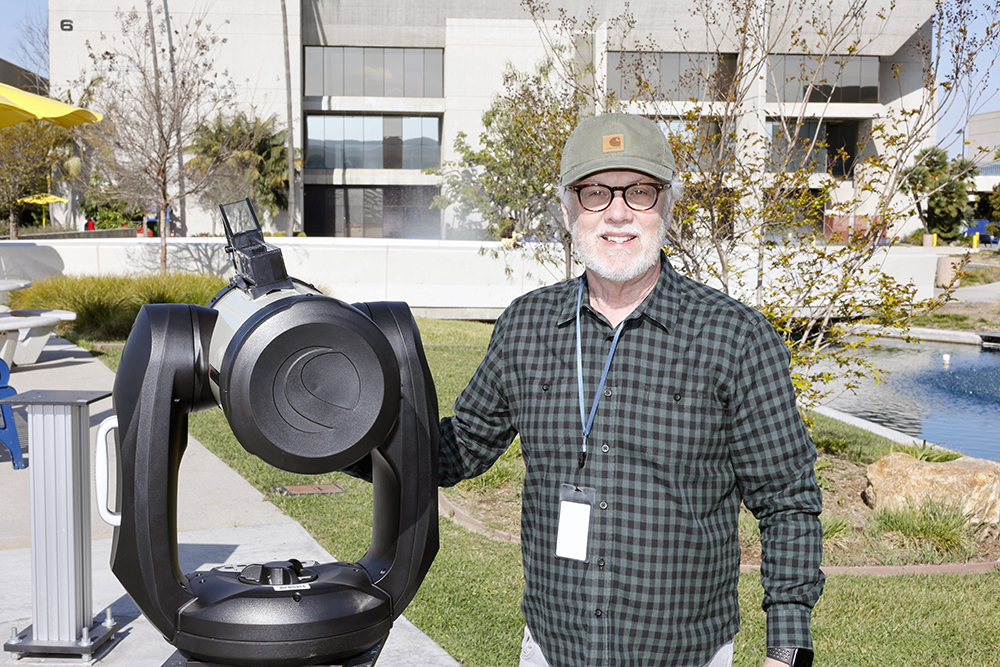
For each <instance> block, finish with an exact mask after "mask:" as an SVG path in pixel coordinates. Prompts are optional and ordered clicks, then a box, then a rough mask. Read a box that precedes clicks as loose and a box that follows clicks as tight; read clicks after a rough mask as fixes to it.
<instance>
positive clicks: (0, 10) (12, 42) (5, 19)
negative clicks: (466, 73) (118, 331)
mask: <svg viewBox="0 0 1000 667" xmlns="http://www.w3.org/2000/svg"><path fill="white" fill-rule="evenodd" d="M80 1H81V2H101V1H105V0H80ZM597 1H598V2H599V0H597ZM557 2H558V0H557ZM48 5H49V3H48V0H0V58H3V59H4V60H7V61H10V62H13V63H14V64H17V65H22V66H23V64H24V63H22V62H20V59H19V57H18V55H17V43H18V40H19V37H20V34H19V31H18V25H19V24H20V23H21V20H22V19H23V18H24V17H25V16H27V15H30V14H32V13H35V12H38V11H41V12H42V13H43V15H44V14H45V13H47V12H48ZM977 20H978V21H980V23H981V24H976V23H975V22H974V23H973V25H972V30H971V31H972V32H977V31H982V30H983V29H984V28H985V24H984V23H983V22H982V15H981V14H980V15H979V16H978V17H977ZM994 60H995V57H994V54H984V56H983V57H982V59H981V62H980V63H978V65H979V71H980V73H983V72H988V71H989V69H990V68H991V67H992V65H993V61H994ZM988 88H989V89H992V90H997V89H998V88H1000V73H997V74H995V75H994V76H993V77H991V79H990V81H989V84H988ZM962 106H963V105H960V104H956V105H954V108H953V109H952V110H951V112H950V113H949V114H948V115H946V116H945V117H944V118H943V119H942V121H941V122H940V124H939V127H940V128H942V129H941V130H939V133H938V134H939V136H938V143H939V144H941V145H942V146H944V147H945V148H946V149H947V150H948V152H949V154H951V155H953V156H956V155H959V154H960V153H961V140H960V139H959V138H957V136H956V135H954V134H953V133H954V132H955V129H954V128H961V127H962V125H963V124H964V123H963V117H964V113H963V111H962V108H961V107H962ZM973 111H974V112H987V111H1000V94H994V95H993V97H992V99H990V100H988V101H985V102H981V103H980V106H979V107H978V108H976V109H973ZM944 128H949V129H947V130H945V129H944ZM959 131H960V130H959Z"/></svg>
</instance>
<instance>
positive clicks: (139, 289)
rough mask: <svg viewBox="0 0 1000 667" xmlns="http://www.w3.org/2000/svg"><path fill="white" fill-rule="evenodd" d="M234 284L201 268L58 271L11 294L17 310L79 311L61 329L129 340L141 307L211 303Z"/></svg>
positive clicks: (82, 335) (91, 335)
mask: <svg viewBox="0 0 1000 667" xmlns="http://www.w3.org/2000/svg"><path fill="white" fill-rule="evenodd" d="M227 284H228V281H226V280H225V279H223V278H220V277H218V276H211V275H207V274H197V273H149V274H142V275H137V276H52V277H51V278H46V279H44V280H39V281H35V282H32V284H31V286H30V287H28V288H26V289H23V290H18V291H16V292H11V293H10V303H9V306H10V308H11V310H18V309H20V308H58V309H60V310H71V311H73V312H75V313H76V321H74V322H67V323H64V324H62V325H60V329H59V332H60V333H61V334H65V333H67V332H72V333H73V335H76V336H81V337H85V338H91V339H94V340H116V339H124V338H125V337H126V336H128V333H129V331H131V330H132V323H133V322H135V317H136V315H138V314H139V309H140V308H142V306H143V305H145V304H147V303H195V304H199V305H206V304H208V302H209V300H211V298H212V297H213V296H215V294H216V293H217V292H218V291H219V290H221V289H222V288H223V287H225V286H226V285H227Z"/></svg>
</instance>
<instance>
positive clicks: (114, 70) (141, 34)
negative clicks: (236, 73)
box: [78, 0, 235, 271]
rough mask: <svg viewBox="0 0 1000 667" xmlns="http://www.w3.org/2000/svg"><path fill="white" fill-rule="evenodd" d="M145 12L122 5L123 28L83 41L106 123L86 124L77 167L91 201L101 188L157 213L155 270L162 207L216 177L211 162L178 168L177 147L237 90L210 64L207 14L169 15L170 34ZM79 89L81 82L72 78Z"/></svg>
mask: <svg viewBox="0 0 1000 667" xmlns="http://www.w3.org/2000/svg"><path fill="white" fill-rule="evenodd" d="M146 10H147V12H146V13H147V16H146V17H141V16H140V15H139V13H138V12H137V11H136V10H135V9H132V10H130V11H119V12H117V14H116V16H117V18H118V20H119V21H120V24H121V27H120V31H119V32H118V33H117V34H114V35H105V34H102V35H101V40H100V42H99V43H98V44H91V43H90V42H89V41H88V42H87V51H88V56H89V58H90V61H91V67H92V69H93V73H94V76H95V79H96V85H93V86H92V88H91V90H92V92H91V96H92V102H91V103H92V105H93V107H94V108H97V109H100V110H101V111H102V112H103V113H104V116H105V117H104V121H103V122H101V123H98V124H96V125H94V126H92V127H89V128H84V129H82V130H81V131H82V133H83V136H84V138H85V141H86V142H87V143H88V145H89V146H90V150H89V151H88V159H87V167H88V168H87V169H86V170H84V173H83V174H82V177H81V178H83V179H85V181H84V182H85V183H86V186H87V187H88V199H95V200H96V199H97V198H98V197H99V196H100V195H101V194H103V195H104V196H106V197H108V198H110V199H119V200H121V201H124V202H126V203H128V204H131V205H133V206H136V207H139V208H141V209H142V210H146V211H149V210H153V211H155V212H156V216H157V221H158V231H159V235H160V238H161V251H160V268H161V269H162V270H164V271H165V270H166V268H167V238H168V237H169V236H170V234H171V225H170V221H169V220H168V210H170V209H171V207H172V206H173V205H174V204H175V202H177V201H179V200H180V199H182V198H183V197H186V196H189V195H192V194H196V193H198V192H201V191H202V190H203V189H204V188H205V187H207V186H208V185H209V184H210V183H211V182H212V177H213V175H214V167H215V166H216V165H222V164H223V163H224V162H225V160H226V157H227V156H226V155H221V154H220V155H218V156H216V157H215V162H210V163H206V162H204V161H203V162H202V163H201V165H200V168H199V169H198V170H190V169H187V167H186V166H184V167H180V169H183V170H184V173H183V178H180V173H179V172H180V169H179V165H178V164H177V163H178V162H179V160H177V155H178V152H179V151H182V150H184V149H185V148H187V147H188V146H190V145H191V144H192V143H193V142H194V139H195V137H196V136H197V134H198V132H199V128H201V127H202V125H203V124H204V123H205V122H206V121H207V120H208V119H209V118H211V117H213V116H216V115H217V114H219V113H220V112H221V111H223V110H225V109H228V108H230V107H231V105H232V103H233V101H234V99H235V88H234V86H233V84H232V82H231V81H230V79H229V77H228V75H227V74H226V72H217V71H216V70H215V67H214V62H215V61H216V59H217V53H218V50H219V49H220V48H222V46H223V45H224V44H225V39H223V38H221V37H219V36H218V35H217V34H216V32H215V30H214V29H213V28H212V26H211V25H209V24H208V23H206V22H205V20H204V16H203V15H192V16H190V17H187V18H186V20H183V21H178V20H177V18H178V17H173V19H174V20H173V25H172V34H171V36H170V38H169V39H168V38H167V34H166V33H167V22H166V20H165V16H164V14H163V11H162V10H161V9H159V8H156V9H154V8H153V6H152V2H151V0H146ZM78 83H79V84H80V86H81V87H82V86H83V85H84V84H85V83H87V82H86V81H85V80H81V81H79V82H78Z"/></svg>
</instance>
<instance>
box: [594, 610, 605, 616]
mask: <svg viewBox="0 0 1000 667" xmlns="http://www.w3.org/2000/svg"><path fill="white" fill-rule="evenodd" d="M603 615H604V612H603V611H601V610H600V609H598V610H596V611H595V612H594V616H596V617H597V618H600V617H601V616H603Z"/></svg>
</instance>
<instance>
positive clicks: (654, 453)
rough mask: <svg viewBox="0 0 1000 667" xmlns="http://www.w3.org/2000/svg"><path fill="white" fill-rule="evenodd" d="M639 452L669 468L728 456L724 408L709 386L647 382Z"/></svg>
mask: <svg viewBox="0 0 1000 667" xmlns="http://www.w3.org/2000/svg"><path fill="white" fill-rule="evenodd" d="M645 398H646V405H647V406H648V409H647V413H646V414H647V419H648V423H647V427H646V428H645V429H644V436H643V437H642V439H641V440H640V443H639V444H640V449H641V450H642V451H643V454H644V455H645V456H647V457H648V458H649V460H651V461H653V462H654V463H659V464H661V465H663V466H664V467H670V468H677V467H682V468H692V467H699V468H700V467H703V466H705V465H710V464H711V463H712V462H723V461H726V460H728V457H729V451H728V447H727V442H726V409H725V406H724V405H723V403H722V401H720V400H719V398H718V397H717V396H716V394H715V392H714V391H712V390H711V388H709V387H707V386H705V385H698V384H694V383H689V382H683V381H682V382H676V383H663V384H650V385H647V387H646V392H645Z"/></svg>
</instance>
